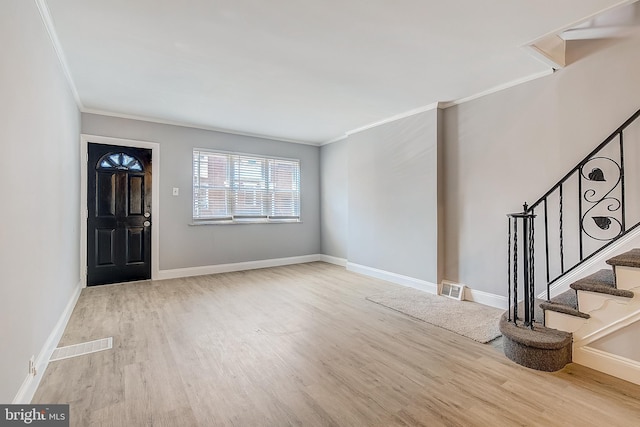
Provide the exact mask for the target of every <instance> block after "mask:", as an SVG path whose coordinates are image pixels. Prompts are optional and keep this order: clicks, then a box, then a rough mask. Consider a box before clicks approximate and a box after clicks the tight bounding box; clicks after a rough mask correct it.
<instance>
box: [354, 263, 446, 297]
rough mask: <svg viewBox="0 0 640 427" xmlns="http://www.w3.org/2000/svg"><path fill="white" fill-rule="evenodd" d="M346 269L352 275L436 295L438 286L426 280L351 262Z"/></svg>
mask: <svg viewBox="0 0 640 427" xmlns="http://www.w3.org/2000/svg"><path fill="white" fill-rule="evenodd" d="M346 267H347V270H348V271H353V272H354V273H360V274H364V275H365V276H371V277H375V278H376V279H382V280H386V281H387V282H391V283H396V284H398V285H402V286H407V287H410V288H414V289H418V290H420V291H424V292H428V293H430V294H437V293H438V285H436V284H435V283H431V282H427V281H426V280H420V279H416V278H413V277H409V276H403V275H402V274H397V273H391V272H389V271H385V270H379V269H377V268H373V267H367V266H365V265H360V264H355V263H353V262H347V265H346Z"/></svg>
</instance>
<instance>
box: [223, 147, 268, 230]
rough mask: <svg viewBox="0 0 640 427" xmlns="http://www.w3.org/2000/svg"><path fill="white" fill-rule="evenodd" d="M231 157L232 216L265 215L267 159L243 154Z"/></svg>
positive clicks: (249, 216) (252, 216)
mask: <svg viewBox="0 0 640 427" xmlns="http://www.w3.org/2000/svg"><path fill="white" fill-rule="evenodd" d="M232 158H233V162H232V163H233V165H232V171H233V172H232V176H233V182H234V185H233V189H234V190H235V194H234V205H235V206H234V216H235V217H245V218H265V217H267V216H268V214H269V212H268V209H267V208H268V206H267V203H266V202H267V199H268V197H269V194H268V189H267V159H264V158H260V157H251V156H245V155H233V156H232Z"/></svg>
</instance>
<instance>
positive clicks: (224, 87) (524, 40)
mask: <svg viewBox="0 0 640 427" xmlns="http://www.w3.org/2000/svg"><path fill="white" fill-rule="evenodd" d="M36 1H39V2H40V4H41V6H42V5H43V4H44V5H46V6H47V7H48V9H49V13H50V17H51V22H52V23H53V29H54V31H55V33H56V34H57V36H58V39H59V43H60V46H61V48H62V49H61V50H62V52H63V54H64V57H65V58H66V59H65V62H66V64H67V67H68V70H69V74H70V75H71V79H72V80H73V83H74V85H75V88H76V90H77V93H78V95H79V98H80V102H81V104H82V105H81V109H82V110H83V111H89V112H101V113H106V114H113V115H120V116H128V117H139V118H146V119H152V120H155V121H165V122H171V123H180V124H185V125H188V126H194V127H202V128H216V129H226V130H230V131H234V132H238V133H246V134H255V135H263V136H268V137H272V138H280V139H285V140H294V141H301V142H308V143H316V144H319V143H323V142H326V141H329V140H333V139H335V138H339V137H341V136H342V135H344V134H345V133H347V132H349V131H352V130H354V129H358V128H362V127H365V126H367V125H370V124H372V123H375V122H379V121H382V120H384V119H386V118H389V117H391V116H395V115H398V114H403V113H405V112H407V111H411V110H414V109H419V108H421V107H424V106H427V105H431V104H433V103H435V102H448V101H455V100H459V99H463V98H467V97H471V96H474V95H476V94H479V93H483V92H486V91H489V90H491V89H492V88H496V87H499V86H503V85H505V84H509V83H511V82H516V81H521V80H526V79H528V78H532V77H533V76H536V75H539V74H541V73H543V72H545V71H547V70H548V68H549V66H548V65H545V64H544V63H543V62H540V61H538V60H536V59H535V58H534V57H532V56H530V55H529V54H528V53H527V50H526V49H523V47H522V46H524V45H526V44H528V43H530V42H531V41H533V40H535V39H538V38H540V37H542V36H544V35H546V34H549V33H551V32H558V31H560V30H563V29H566V28H567V27H569V26H570V25H571V24H575V23H578V22H582V21H584V20H586V19H587V18H589V17H591V16H593V15H595V14H596V13H598V12H600V11H603V10H605V9H608V8H610V7H612V6H615V5H618V4H621V3H629V1H620V0H561V1H559V0H535V1H524V0H483V1H478V0H447V1H442V0H401V1H398V0H316V1H312V0H180V1H178V0H109V1H98V0H36ZM43 2H46V3H43Z"/></svg>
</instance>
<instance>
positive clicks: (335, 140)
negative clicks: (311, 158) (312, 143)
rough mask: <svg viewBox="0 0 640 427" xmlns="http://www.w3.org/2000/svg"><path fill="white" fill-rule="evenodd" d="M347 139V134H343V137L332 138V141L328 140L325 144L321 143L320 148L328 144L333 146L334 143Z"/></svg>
mask: <svg viewBox="0 0 640 427" xmlns="http://www.w3.org/2000/svg"><path fill="white" fill-rule="evenodd" d="M348 137H349V135H347V134H346V133H345V134H344V135H340V136H337V137H335V138H333V139H330V140H328V141H325V142H323V143H321V144H320V147H323V146H325V145H329V144H333V143H334V142H338V141H342V140H345V139H347V138H348Z"/></svg>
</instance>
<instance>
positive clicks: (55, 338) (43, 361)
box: [12, 283, 82, 405]
mask: <svg viewBox="0 0 640 427" xmlns="http://www.w3.org/2000/svg"><path fill="white" fill-rule="evenodd" d="M81 291H82V284H81V283H78V284H77V286H76V289H75V291H74V293H73V295H72V296H71V298H70V299H69V302H68V303H67V306H66V307H65V309H64V311H63V312H62V314H61V315H60V318H59V319H58V322H57V323H56V325H55V326H54V327H53V330H52V331H51V333H50V334H49V337H48V338H47V340H46V341H45V343H44V345H43V346H42V349H41V350H40V352H39V353H38V356H37V357H36V359H35V367H36V375H35V376H32V375H27V377H26V378H25V379H24V381H23V383H22V385H21V386H20V389H19V390H18V393H16V396H15V397H14V398H13V402H12V403H13V404H23V405H24V404H29V403H31V399H33V395H34V394H35V392H36V390H37V389H38V386H39V385H40V381H41V380H42V376H43V375H44V372H45V371H46V369H47V366H49V359H50V358H51V353H53V350H55V349H56V347H57V346H58V343H59V342H60V338H62V334H63V333H64V330H65V328H66V327H67V323H69V318H70V317H71V313H73V309H74V308H75V306H76V303H77V302H78V298H79V297H80V292H81Z"/></svg>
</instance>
